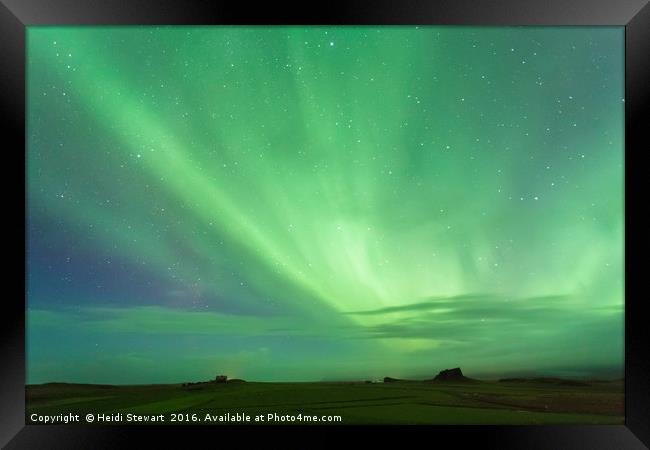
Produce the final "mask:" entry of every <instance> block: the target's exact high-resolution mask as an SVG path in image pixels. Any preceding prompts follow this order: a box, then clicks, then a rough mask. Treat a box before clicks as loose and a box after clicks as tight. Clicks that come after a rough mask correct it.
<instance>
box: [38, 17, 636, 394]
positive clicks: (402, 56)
mask: <svg viewBox="0 0 650 450" xmlns="http://www.w3.org/2000/svg"><path fill="white" fill-rule="evenodd" d="M27 37H28V45H27V50H28V53H27V57H28V65H27V79H28V83H27V104H28V108H27V139H28V148H27V156H26V161H27V180H26V181H27V233H28V240H27V246H28V252H27V353H28V354H27V356H28V360H27V369H28V374H27V381H28V382H29V383H40V382H48V381H69V382H90V383H158V382H181V381H193V380H201V379H209V378H213V377H214V376H215V375H216V374H220V373H224V374H227V375H229V376H231V377H241V378H245V379H248V380H267V381H275V380H336V379H366V378H368V379H372V378H380V377H383V376H387V375H389V376H394V377H418V376H426V377H431V376H433V375H434V374H435V373H437V372H438V371H439V370H442V369H444V368H448V367H456V366H460V367H462V369H463V371H464V372H465V373H466V374H468V375H469V376H477V375H482V376H502V375H507V374H514V373H538V374H553V375H561V376H591V375H593V374H599V373H605V372H606V373H608V374H612V373H616V374H619V375H618V376H622V366H623V309H624V307H623V306H624V298H623V224H624V221H623V196H624V192H623V181H624V180H623V137H624V127H623V124H624V116H623V107H624V80H623V74H624V72H623V68H624V66H623V57H624V55H623V49H624V47H623V45H624V34H623V28H622V27H598V28H590V27H576V28H570V27H562V28H525V27H518V28H517V27H516V28H482V27H309V28H303V27H249V28H246V27H116V28H107V27H30V28H29V29H28V36H27Z"/></svg>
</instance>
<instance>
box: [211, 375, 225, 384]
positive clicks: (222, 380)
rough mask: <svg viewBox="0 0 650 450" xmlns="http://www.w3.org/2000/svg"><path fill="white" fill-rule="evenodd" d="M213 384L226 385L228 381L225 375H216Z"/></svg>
mask: <svg viewBox="0 0 650 450" xmlns="http://www.w3.org/2000/svg"><path fill="white" fill-rule="evenodd" d="M214 381H215V383H226V382H227V381H228V376H227V375H217V376H216V377H215V379H214Z"/></svg>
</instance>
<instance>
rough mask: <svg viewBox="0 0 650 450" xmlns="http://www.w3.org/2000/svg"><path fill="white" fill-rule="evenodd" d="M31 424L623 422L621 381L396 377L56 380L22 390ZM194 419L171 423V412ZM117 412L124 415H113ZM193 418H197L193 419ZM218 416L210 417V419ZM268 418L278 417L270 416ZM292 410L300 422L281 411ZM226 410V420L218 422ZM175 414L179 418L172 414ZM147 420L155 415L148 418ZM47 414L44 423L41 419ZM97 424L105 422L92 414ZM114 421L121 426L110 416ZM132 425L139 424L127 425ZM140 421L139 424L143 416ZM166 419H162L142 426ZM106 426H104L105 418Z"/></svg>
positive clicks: (184, 417)
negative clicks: (88, 420) (55, 419)
mask: <svg viewBox="0 0 650 450" xmlns="http://www.w3.org/2000/svg"><path fill="white" fill-rule="evenodd" d="M26 398H27V406H26V410H27V411H26V413H27V414H26V416H27V423H35V421H34V420H31V418H33V417H34V416H32V414H37V415H40V416H56V415H57V414H79V415H80V416H81V420H80V422H81V423H85V421H84V416H85V415H86V414H88V413H93V414H97V413H103V414H110V415H114V417H117V418H118V420H119V424H125V423H129V422H128V421H127V414H129V413H130V414H134V415H138V416H141V417H150V416H154V415H160V414H163V415H164V419H165V421H164V423H165V424H194V425H196V424H212V425H214V424H225V423H228V424H233V423H237V422H232V421H227V420H225V419H224V415H226V414H228V413H230V414H231V415H234V414H237V413H239V414H246V415H249V417H250V418H251V420H250V423H255V417H257V416H260V415H262V416H263V417H264V421H263V422H257V423H265V424H269V423H274V424H277V423H285V424H304V423H314V421H313V420H312V421H309V422H305V421H304V419H300V418H297V416H298V415H299V414H300V415H301V416H300V417H301V418H304V416H305V415H309V416H317V417H318V418H319V419H318V422H319V423H323V421H321V419H320V418H321V417H322V416H336V415H338V416H341V420H340V421H336V422H327V423H328V424H331V423H336V424H522V425H528V424H622V423H623V399H624V396H623V382H622V381H608V382H603V381H596V382H590V383H588V384H585V385H577V386H572V385H563V384H561V383H552V382H542V381H525V382H521V381H513V382H497V381H475V382H457V383H453V382H449V383H433V382H417V381H398V382H392V383H369V382H332V383H325V382H321V383H257V382H236V381H234V382H228V383H201V384H194V385H190V386H183V385H180V384H174V385H140V386H101V385H80V384H62V383H51V384H41V385H30V386H27V388H26ZM177 413H181V416H180V418H183V419H189V420H183V421H175V422H171V419H172V414H177ZM118 414H121V415H119V416H117V415H118ZM192 414H195V415H196V416H195V418H196V421H192ZM207 414H209V415H211V416H212V417H213V419H214V420H213V421H209V420H206V415H207ZM268 414H277V416H273V417H272V418H271V417H269V416H268ZM286 415H289V416H291V415H292V416H294V421H291V420H290V418H287V417H285V418H284V420H282V418H281V416H286ZM219 416H221V420H219ZM176 417H177V418H179V417H178V416H176ZM150 419H151V417H150ZM40 420H43V419H40ZM94 423H99V421H97V420H95V422H94ZM111 423H112V424H118V423H116V422H111ZM131 423H135V422H131ZM137 423H142V422H137ZM145 423H160V422H145ZM102 424H107V423H102Z"/></svg>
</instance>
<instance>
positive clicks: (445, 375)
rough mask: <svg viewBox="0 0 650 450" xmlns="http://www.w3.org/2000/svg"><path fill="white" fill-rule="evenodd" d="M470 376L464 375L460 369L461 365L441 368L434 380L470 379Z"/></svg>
mask: <svg viewBox="0 0 650 450" xmlns="http://www.w3.org/2000/svg"><path fill="white" fill-rule="evenodd" d="M468 380H469V378H467V377H465V376H464V375H463V372H462V371H461V370H460V367H455V368H453V369H445V370H441V371H440V373H439V374H438V375H436V376H435V378H434V379H433V381H468Z"/></svg>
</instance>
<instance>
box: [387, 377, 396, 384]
mask: <svg viewBox="0 0 650 450" xmlns="http://www.w3.org/2000/svg"><path fill="white" fill-rule="evenodd" d="M396 381H399V380H398V379H397V378H391V377H384V383H394V382H396Z"/></svg>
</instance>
